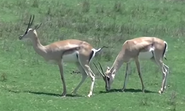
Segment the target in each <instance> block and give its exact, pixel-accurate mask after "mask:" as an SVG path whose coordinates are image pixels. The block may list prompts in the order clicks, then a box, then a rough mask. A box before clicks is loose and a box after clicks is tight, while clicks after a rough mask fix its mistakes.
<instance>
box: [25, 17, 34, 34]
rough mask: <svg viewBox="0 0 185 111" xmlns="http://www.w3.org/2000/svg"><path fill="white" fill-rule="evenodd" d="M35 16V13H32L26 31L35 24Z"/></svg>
mask: <svg viewBox="0 0 185 111" xmlns="http://www.w3.org/2000/svg"><path fill="white" fill-rule="evenodd" d="M34 18H35V16H34V15H31V16H30V19H29V22H28V27H27V29H26V32H27V31H28V29H29V28H30V27H31V25H32V24H33V20H34Z"/></svg>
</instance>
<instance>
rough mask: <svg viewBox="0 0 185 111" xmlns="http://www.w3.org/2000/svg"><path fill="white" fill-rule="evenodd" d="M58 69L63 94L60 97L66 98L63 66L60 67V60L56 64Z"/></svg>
mask: <svg viewBox="0 0 185 111" xmlns="http://www.w3.org/2000/svg"><path fill="white" fill-rule="evenodd" d="M58 67H59V70H60V76H61V80H62V84H63V93H62V96H64V97H65V96H66V93H67V91H66V84H65V79H64V75H63V66H62V60H61V61H60V62H59V63H58Z"/></svg>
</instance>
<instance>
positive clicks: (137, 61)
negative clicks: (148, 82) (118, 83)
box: [135, 58, 145, 92]
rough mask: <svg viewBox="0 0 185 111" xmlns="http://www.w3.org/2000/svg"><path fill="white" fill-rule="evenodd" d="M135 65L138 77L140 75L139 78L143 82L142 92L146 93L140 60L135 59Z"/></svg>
mask: <svg viewBox="0 0 185 111" xmlns="http://www.w3.org/2000/svg"><path fill="white" fill-rule="evenodd" d="M135 63H136V67H137V71H138V75H139V78H140V81H141V85H142V91H143V92H145V87H144V84H143V79H142V75H141V68H140V63H139V60H138V58H136V59H135Z"/></svg>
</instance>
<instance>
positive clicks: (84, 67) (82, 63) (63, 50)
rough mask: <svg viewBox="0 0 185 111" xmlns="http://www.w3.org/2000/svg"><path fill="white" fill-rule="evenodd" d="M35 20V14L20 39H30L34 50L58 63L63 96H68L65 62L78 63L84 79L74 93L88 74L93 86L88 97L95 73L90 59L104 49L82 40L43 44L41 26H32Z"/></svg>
mask: <svg viewBox="0 0 185 111" xmlns="http://www.w3.org/2000/svg"><path fill="white" fill-rule="evenodd" d="M33 21H34V15H33V16H30V19H29V22H28V26H27V29H26V31H25V33H24V34H23V35H21V36H20V37H19V39H20V40H23V39H30V40H31V41H32V44H33V48H34V50H35V51H36V52H37V53H38V54H39V55H40V56H42V57H43V58H44V59H45V60H46V61H52V62H53V61H54V62H55V63H56V64H58V67H59V69H60V74H61V80H62V83H63V93H62V96H66V92H67V91H66V84H65V79H64V75H63V62H72V63H75V64H76V65H77V67H78V68H79V70H80V72H81V73H82V79H81V81H80V83H79V84H78V85H77V87H76V88H75V89H74V91H73V94H76V92H77V90H78V88H79V87H80V86H81V85H82V83H83V82H84V81H85V79H86V78H87V76H90V78H91V87H90V91H89V94H88V97H90V96H91V95H92V92H93V87H94V82H95V74H94V73H93V71H92V70H91V68H90V65H89V63H90V61H91V60H92V59H93V58H94V57H95V55H96V54H97V53H98V52H100V51H101V50H102V48H103V47H104V46H103V47H102V48H99V49H95V48H93V47H92V46H91V45H90V44H89V43H87V42H85V41H81V40H75V39H68V40H63V41H58V42H54V43H52V44H49V45H46V46H43V45H42V44H41V43H40V40H39V38H38V35H37V31H36V30H37V29H38V28H39V27H40V26H41V24H40V25H36V26H35V27H34V28H31V26H32V24H33Z"/></svg>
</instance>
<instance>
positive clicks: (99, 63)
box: [98, 62, 105, 76]
mask: <svg viewBox="0 0 185 111" xmlns="http://www.w3.org/2000/svg"><path fill="white" fill-rule="evenodd" d="M98 64H99V66H100V69H101V72H102V74H103V75H104V76H105V74H104V71H103V68H102V66H101V64H100V63H99V62H98Z"/></svg>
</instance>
